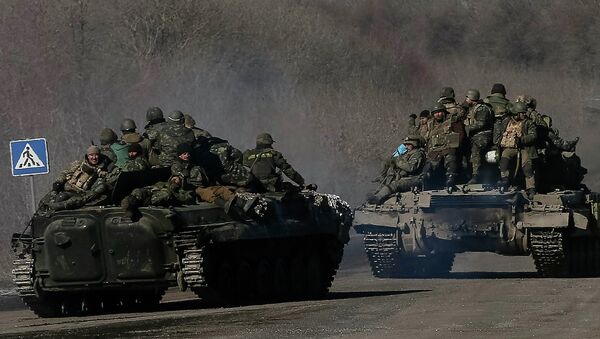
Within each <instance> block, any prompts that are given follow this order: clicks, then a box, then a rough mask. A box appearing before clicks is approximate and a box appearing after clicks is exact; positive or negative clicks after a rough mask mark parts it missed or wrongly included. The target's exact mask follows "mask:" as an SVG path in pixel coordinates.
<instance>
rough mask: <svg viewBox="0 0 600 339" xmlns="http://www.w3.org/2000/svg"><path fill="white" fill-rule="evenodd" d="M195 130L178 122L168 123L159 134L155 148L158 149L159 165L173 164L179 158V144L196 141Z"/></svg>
mask: <svg viewBox="0 0 600 339" xmlns="http://www.w3.org/2000/svg"><path fill="white" fill-rule="evenodd" d="M194 140H195V138H194V132H192V130H191V129H189V128H187V127H185V126H183V125H180V124H176V123H167V125H166V126H165V127H164V128H163V129H162V130H161V131H160V133H159V134H158V140H157V142H156V144H155V146H154V148H155V149H156V150H157V151H158V161H159V165H160V166H163V167H167V166H171V164H173V162H174V161H175V159H177V145H179V144H183V143H188V144H190V145H192V144H193V143H194Z"/></svg>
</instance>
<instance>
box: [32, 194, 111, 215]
mask: <svg viewBox="0 0 600 339" xmlns="http://www.w3.org/2000/svg"><path fill="white" fill-rule="evenodd" d="M102 193H103V192H101V191H81V192H74V191H62V192H56V191H50V192H49V193H48V194H46V195H45V196H44V197H43V198H42V200H40V203H39V206H38V210H47V209H50V210H54V211H60V210H71V209H77V208H80V207H83V206H85V205H88V204H93V203H100V202H102V201H104V200H105V199H106V195H103V194H102Z"/></svg>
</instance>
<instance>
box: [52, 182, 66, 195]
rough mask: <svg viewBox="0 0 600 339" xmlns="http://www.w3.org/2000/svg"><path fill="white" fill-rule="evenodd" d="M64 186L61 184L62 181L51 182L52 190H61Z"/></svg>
mask: <svg viewBox="0 0 600 339" xmlns="http://www.w3.org/2000/svg"><path fill="white" fill-rule="evenodd" d="M64 187H65V184H63V183H62V182H60V181H56V182H54V183H53V184H52V190H53V191H54V192H60V191H62V190H63V188H64Z"/></svg>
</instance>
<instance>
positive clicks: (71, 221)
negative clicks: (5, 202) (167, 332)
mask: <svg viewBox="0 0 600 339" xmlns="http://www.w3.org/2000/svg"><path fill="white" fill-rule="evenodd" d="M138 177H139V176H138ZM119 181H121V178H119ZM117 186H118V185H117ZM115 190H117V187H115ZM121 191H122V190H121ZM243 194H245V195H252V193H243ZM121 196H122V195H121ZM114 201H119V200H118V198H116V199H115V200H114ZM261 201H262V203H268V204H270V205H271V206H273V208H274V210H275V211H276V213H273V214H270V215H265V216H264V217H263V218H261V219H260V220H256V219H250V218H246V219H243V218H232V217H231V216H230V215H228V214H227V213H225V212H224V211H223V209H222V208H219V207H217V206H215V205H212V204H209V203H199V204H197V205H189V206H180V207H171V208H162V207H142V208H140V211H139V212H140V214H141V215H140V217H139V219H138V218H135V219H136V220H132V219H131V218H130V217H126V216H125V214H124V212H123V211H122V210H121V209H120V208H118V207H115V206H114V205H111V204H107V205H106V206H86V207H84V208H81V209H78V210H68V211H59V212H55V213H51V214H50V215H35V216H34V217H33V218H32V220H31V222H30V225H29V226H30V227H29V228H28V229H27V230H26V231H25V232H23V233H22V234H15V235H14V236H13V247H15V248H16V249H18V256H19V258H18V259H17V260H15V262H14V269H13V275H14V282H15V284H16V285H17V288H18V293H19V294H20V296H21V298H22V299H23V301H24V302H25V303H26V304H27V305H28V306H29V307H30V308H31V309H32V310H33V311H34V312H35V313H36V314H38V315H39V316H41V317H52V316H62V315H73V314H80V313H82V312H107V311H108V312H110V311H114V310H130V309H144V310H146V309H148V308H149V307H151V306H156V305H157V304H158V303H159V301H160V299H161V297H162V295H163V294H164V293H165V291H166V289H167V288H169V287H171V286H179V288H180V289H181V290H186V289H189V290H191V291H193V292H194V293H196V294H197V295H198V296H199V297H200V298H203V299H211V300H215V299H218V300H220V301H222V302H224V303H233V304H238V303H248V302H264V301H277V300H282V299H303V298H319V297H322V296H324V295H325V294H326V293H327V291H328V289H329V287H330V286H331V283H332V281H333V278H334V275H335V273H336V270H337V268H338V265H339V263H340V261H341V258H342V253H343V248H344V244H345V243H347V242H348V240H349V237H348V231H349V228H350V227H351V225H352V211H351V210H350V208H349V206H348V204H346V203H345V202H344V201H342V200H340V199H339V198H338V197H337V196H333V195H326V194H320V193H316V192H313V191H299V192H287V193H283V192H282V193H270V194H263V195H261Z"/></svg>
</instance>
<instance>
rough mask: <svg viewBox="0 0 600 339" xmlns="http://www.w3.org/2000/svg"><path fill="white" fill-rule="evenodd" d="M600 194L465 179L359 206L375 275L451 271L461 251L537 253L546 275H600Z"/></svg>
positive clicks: (428, 274) (358, 223)
mask: <svg viewBox="0 0 600 339" xmlns="http://www.w3.org/2000/svg"><path fill="white" fill-rule="evenodd" d="M599 202H600V195H599V194H598V193H591V192H589V191H587V190H586V189H582V190H576V191H553V192H550V193H547V194H536V195H535V196H534V197H532V199H531V200H530V199H528V198H527V197H526V195H525V194H524V193H523V192H521V191H518V190H509V191H506V192H504V191H500V190H498V189H496V188H494V187H492V186H485V185H462V186H461V187H460V189H459V190H458V191H457V192H456V191H455V192H452V193H449V192H447V191H445V190H426V191H416V190H415V191H412V192H406V193H398V194H397V195H396V196H392V197H391V198H390V199H388V200H387V201H385V202H384V203H383V204H381V205H373V204H364V205H362V206H360V207H359V208H357V209H356V211H355V219H354V228H355V230H356V231H357V232H358V233H360V234H363V235H364V246H365V251H366V254H367V256H368V259H369V263H370V265H371V269H372V272H373V274H374V275H375V276H376V277H380V278H386V277H408V276H411V277H414V276H423V277H435V276H443V275H447V274H448V272H449V271H450V270H451V269H452V265H453V261H454V257H455V254H456V253H463V252H495V253H498V254H503V255H520V256H528V255H532V256H533V259H534V262H535V266H536V268H537V271H538V272H539V273H540V275H541V276H543V277H574V276H597V275H599V274H600V238H599V236H598V231H599V229H598V218H599Z"/></svg>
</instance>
